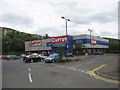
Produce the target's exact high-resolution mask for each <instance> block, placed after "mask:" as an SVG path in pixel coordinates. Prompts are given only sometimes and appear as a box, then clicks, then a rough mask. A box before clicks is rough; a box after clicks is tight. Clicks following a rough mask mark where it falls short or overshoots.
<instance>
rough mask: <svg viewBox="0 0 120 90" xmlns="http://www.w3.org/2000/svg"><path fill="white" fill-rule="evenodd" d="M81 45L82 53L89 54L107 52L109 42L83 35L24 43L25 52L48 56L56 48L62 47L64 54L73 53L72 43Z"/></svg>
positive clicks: (55, 50)
mask: <svg viewBox="0 0 120 90" xmlns="http://www.w3.org/2000/svg"><path fill="white" fill-rule="evenodd" d="M75 42H76V43H82V44H83V46H84V48H83V51H82V52H83V53H86V52H87V53H91V52H97V51H103V52H108V48H109V40H107V39H103V38H101V37H97V36H91V37H90V35H87V34H84V35H75V36H71V35H67V36H66V35H65V36H57V37H50V39H44V40H35V41H27V42H25V51H26V52H27V53H28V54H30V53H40V54H45V55H49V54H50V53H55V52H58V51H57V47H60V46H63V47H65V51H66V53H73V54H75V52H73V49H74V43H75Z"/></svg>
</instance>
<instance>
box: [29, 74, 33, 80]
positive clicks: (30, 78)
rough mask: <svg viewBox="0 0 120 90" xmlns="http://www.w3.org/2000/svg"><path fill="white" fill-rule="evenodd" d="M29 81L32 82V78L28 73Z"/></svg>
mask: <svg viewBox="0 0 120 90" xmlns="http://www.w3.org/2000/svg"><path fill="white" fill-rule="evenodd" d="M29 81H30V82H33V81H32V77H31V73H29Z"/></svg>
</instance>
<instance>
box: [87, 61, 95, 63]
mask: <svg viewBox="0 0 120 90" xmlns="http://www.w3.org/2000/svg"><path fill="white" fill-rule="evenodd" d="M94 62H95V61H90V62H87V64H91V63H94Z"/></svg>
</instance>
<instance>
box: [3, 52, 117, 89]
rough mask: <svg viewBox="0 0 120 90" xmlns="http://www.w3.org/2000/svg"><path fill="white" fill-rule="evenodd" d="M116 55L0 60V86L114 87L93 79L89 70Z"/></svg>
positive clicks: (115, 57) (114, 85) (115, 85)
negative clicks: (52, 60)
mask: <svg viewBox="0 0 120 90" xmlns="http://www.w3.org/2000/svg"><path fill="white" fill-rule="evenodd" d="M117 57H118V56H117V55H114V54H107V55H100V56H90V57H87V58H86V57H85V56H84V58H83V59H82V60H81V61H75V62H69V63H66V64H56V63H45V62H43V61H42V62H35V63H24V62H22V60H3V61H2V64H3V66H2V67H3V69H2V77H3V78H2V87H3V88H118V84H116V83H110V82H106V81H103V80H99V79H96V78H94V77H91V76H90V75H89V71H91V70H93V69H94V68H96V67H98V66H100V65H102V64H104V63H106V62H108V61H110V60H112V59H117Z"/></svg>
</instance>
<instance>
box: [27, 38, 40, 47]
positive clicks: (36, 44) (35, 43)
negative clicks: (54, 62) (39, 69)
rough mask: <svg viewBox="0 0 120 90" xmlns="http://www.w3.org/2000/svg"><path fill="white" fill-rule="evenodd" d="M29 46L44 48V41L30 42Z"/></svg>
mask: <svg viewBox="0 0 120 90" xmlns="http://www.w3.org/2000/svg"><path fill="white" fill-rule="evenodd" d="M29 46H30V47H36V46H42V41H41V40H38V41H30V42H29Z"/></svg>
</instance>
